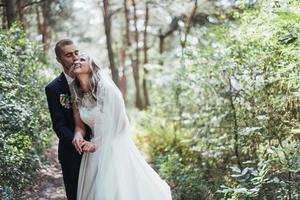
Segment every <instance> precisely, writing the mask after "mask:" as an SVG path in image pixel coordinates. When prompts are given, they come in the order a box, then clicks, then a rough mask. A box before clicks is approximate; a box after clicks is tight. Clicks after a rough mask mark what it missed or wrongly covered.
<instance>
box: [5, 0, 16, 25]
mask: <svg viewBox="0 0 300 200" xmlns="http://www.w3.org/2000/svg"><path fill="white" fill-rule="evenodd" d="M4 4H5V9H6V20H7V28H10V27H11V25H12V23H13V22H14V21H16V9H15V0H5V1H4Z"/></svg>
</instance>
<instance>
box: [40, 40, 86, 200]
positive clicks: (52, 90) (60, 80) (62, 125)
mask: <svg viewBox="0 0 300 200" xmlns="http://www.w3.org/2000/svg"><path fill="white" fill-rule="evenodd" d="M55 54H56V59H57V61H58V62H59V63H60V64H61V65H62V67H63V72H62V73H61V74H60V75H59V76H58V77H57V78H55V79H54V80H53V81H52V82H51V83H49V84H48V85H47V86H46V88H45V91H46V95H47V101H48V107H49V111H50V116H51V120H52V126H53V130H54V131H55V133H56V135H57V136H58V138H59V144H58V159H59V162H60V164H61V169H62V173H63V179H64V185H65V190H66V194H67V198H68V200H76V195H77V184H78V175H79V168H80V162H81V155H80V154H79V153H78V152H77V151H76V149H75V148H74V146H73V145H72V141H73V140H74V141H76V140H78V138H76V139H74V126H75V124H74V119H73V110H72V100H71V94H70V89H69V85H70V84H71V83H72V81H73V80H74V79H73V75H72V74H71V73H70V72H69V69H70V68H71V67H72V66H73V63H74V62H75V61H77V60H78V58H79V50H78V49H77V48H76V46H75V44H74V43H73V41H72V40H69V39H63V40H60V41H59V42H57V43H56V46H55ZM87 130H89V129H87ZM89 131H90V130H89ZM86 135H89V134H86ZM79 140H80V139H79ZM74 141H73V144H74V145H76V144H75V143H76V142H74Z"/></svg>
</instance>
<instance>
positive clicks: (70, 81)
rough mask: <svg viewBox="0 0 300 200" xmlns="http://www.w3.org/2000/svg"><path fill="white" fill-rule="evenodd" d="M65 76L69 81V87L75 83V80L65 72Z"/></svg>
mask: <svg viewBox="0 0 300 200" xmlns="http://www.w3.org/2000/svg"><path fill="white" fill-rule="evenodd" d="M64 75H65V77H66V79H67V82H68V85H69V86H70V85H71V83H72V82H73V81H74V78H72V77H71V76H69V75H68V74H66V73H65V72H64Z"/></svg>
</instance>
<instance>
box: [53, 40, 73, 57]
mask: <svg viewBox="0 0 300 200" xmlns="http://www.w3.org/2000/svg"><path fill="white" fill-rule="evenodd" d="M71 44H74V42H73V41H72V40H70V39H62V40H59V41H58V42H57V43H56V45H55V49H54V51H55V54H56V57H58V58H60V57H61V49H62V47H64V46H66V45H71Z"/></svg>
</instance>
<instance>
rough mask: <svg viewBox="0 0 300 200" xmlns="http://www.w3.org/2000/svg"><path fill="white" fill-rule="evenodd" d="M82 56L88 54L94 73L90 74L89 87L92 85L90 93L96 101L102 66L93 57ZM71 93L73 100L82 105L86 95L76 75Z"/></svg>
mask: <svg viewBox="0 0 300 200" xmlns="http://www.w3.org/2000/svg"><path fill="white" fill-rule="evenodd" d="M80 56H86V57H87V60H88V62H89V66H90V68H91V71H92V73H91V74H90V76H89V87H90V91H89V92H90V93H91V95H92V97H93V99H94V100H95V101H97V87H98V83H99V80H100V75H99V73H100V70H101V67H99V66H98V65H97V64H96V63H95V62H94V60H93V59H91V58H90V57H89V56H88V55H86V54H82V55H80ZM70 88H71V94H72V98H73V102H75V103H77V104H78V105H81V103H82V98H83V95H84V92H83V90H82V88H81V87H80V82H79V80H78V78H77V77H75V79H74V81H73V82H72V84H71V87H70Z"/></svg>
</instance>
